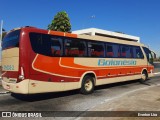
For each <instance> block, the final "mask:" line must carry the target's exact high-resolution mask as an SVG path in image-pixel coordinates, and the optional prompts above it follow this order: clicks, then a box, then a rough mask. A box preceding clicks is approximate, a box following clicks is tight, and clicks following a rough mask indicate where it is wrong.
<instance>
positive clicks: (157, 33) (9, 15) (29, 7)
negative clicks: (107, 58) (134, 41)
mask: <svg viewBox="0 0 160 120" xmlns="http://www.w3.org/2000/svg"><path fill="white" fill-rule="evenodd" d="M0 2H1V3H0V4H1V5H0V20H3V21H4V28H5V29H6V30H7V31H8V30H11V29H13V28H16V27H20V26H27V25H29V26H35V27H38V28H43V29H46V28H47V26H48V24H49V23H50V22H51V21H52V19H53V17H54V15H55V14H56V13H57V12H59V11H66V12H67V13H68V15H69V17H70V21H71V25H72V31H73V30H78V29H83V28H91V27H94V28H99V29H105V30H110V31H121V32H124V33H126V34H130V35H135V36H139V37H140V38H141V42H142V43H144V44H146V45H149V47H150V48H151V49H152V50H154V51H155V52H156V53H157V54H158V55H159V56H160V13H159V12H160V0H0ZM91 16H95V17H91Z"/></svg>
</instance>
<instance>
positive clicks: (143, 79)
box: [140, 71, 148, 83]
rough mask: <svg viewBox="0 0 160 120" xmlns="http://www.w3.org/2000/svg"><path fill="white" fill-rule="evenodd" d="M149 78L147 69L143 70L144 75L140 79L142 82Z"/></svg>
mask: <svg viewBox="0 0 160 120" xmlns="http://www.w3.org/2000/svg"><path fill="white" fill-rule="evenodd" d="M147 79H148V74H147V71H143V72H142V77H141V79H140V82H141V83H144V82H146V80H147Z"/></svg>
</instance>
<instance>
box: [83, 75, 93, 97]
mask: <svg viewBox="0 0 160 120" xmlns="http://www.w3.org/2000/svg"><path fill="white" fill-rule="evenodd" d="M94 79H95V78H94V76H93V75H85V76H84V77H83V79H82V84H81V88H80V92H81V93H82V94H84V95H87V94H91V93H93V91H94V87H95V81H94Z"/></svg>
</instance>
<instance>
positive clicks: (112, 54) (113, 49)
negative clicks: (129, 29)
mask: <svg viewBox="0 0 160 120" xmlns="http://www.w3.org/2000/svg"><path fill="white" fill-rule="evenodd" d="M106 56H107V57H109V58H117V57H120V50H119V45H118V44H112V43H107V44H106Z"/></svg>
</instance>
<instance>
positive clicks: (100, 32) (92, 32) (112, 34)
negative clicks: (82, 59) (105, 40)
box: [72, 28, 140, 42]
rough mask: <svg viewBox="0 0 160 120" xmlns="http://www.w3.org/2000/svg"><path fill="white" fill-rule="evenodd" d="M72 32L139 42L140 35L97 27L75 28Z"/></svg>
mask: <svg viewBox="0 0 160 120" xmlns="http://www.w3.org/2000/svg"><path fill="white" fill-rule="evenodd" d="M72 33H75V34H80V35H91V36H104V37H112V38H118V39H123V40H128V41H134V42H140V37H137V36H132V35H127V34H124V33H121V32H112V31H107V30H102V29H97V28H88V29H82V30H76V31H73V32H72Z"/></svg>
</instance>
